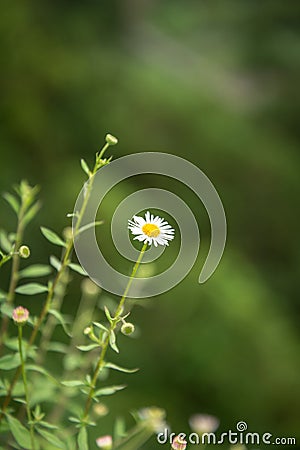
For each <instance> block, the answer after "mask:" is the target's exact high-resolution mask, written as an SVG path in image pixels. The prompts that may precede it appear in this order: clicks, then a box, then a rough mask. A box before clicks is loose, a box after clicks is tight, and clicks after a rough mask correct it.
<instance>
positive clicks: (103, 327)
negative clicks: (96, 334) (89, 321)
mask: <svg viewBox="0 0 300 450" xmlns="http://www.w3.org/2000/svg"><path fill="white" fill-rule="evenodd" d="M93 324H94V325H95V327H98V328H101V330H103V331H107V332H108V328H106V327H105V326H104V325H102V323H100V322H93Z"/></svg>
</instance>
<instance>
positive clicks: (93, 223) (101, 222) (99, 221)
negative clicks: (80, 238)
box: [77, 220, 104, 234]
mask: <svg viewBox="0 0 300 450" xmlns="http://www.w3.org/2000/svg"><path fill="white" fill-rule="evenodd" d="M103 223H104V221H103V220H97V221H96V222H91V223H88V224H87V225H84V226H83V227H81V228H79V230H78V232H77V234H80V233H83V232H84V231H86V230H89V229H90V228H94V227H98V226H99V225H103Z"/></svg>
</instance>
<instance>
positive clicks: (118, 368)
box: [104, 362, 139, 373]
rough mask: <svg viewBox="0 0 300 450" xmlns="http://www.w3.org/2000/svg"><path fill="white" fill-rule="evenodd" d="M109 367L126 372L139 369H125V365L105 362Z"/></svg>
mask: <svg viewBox="0 0 300 450" xmlns="http://www.w3.org/2000/svg"><path fill="white" fill-rule="evenodd" d="M104 367H107V368H108V369H113V370H118V371H119V372H125V373H134V372H137V371H138V370H139V369H125V368H124V367H121V366H118V365H117V364H113V363H110V362H107V363H105V366H104Z"/></svg>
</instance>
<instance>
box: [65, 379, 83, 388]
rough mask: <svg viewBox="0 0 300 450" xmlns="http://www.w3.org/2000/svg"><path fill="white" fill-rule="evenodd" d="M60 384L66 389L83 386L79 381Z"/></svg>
mask: <svg viewBox="0 0 300 450" xmlns="http://www.w3.org/2000/svg"><path fill="white" fill-rule="evenodd" d="M61 384H62V385H63V386H66V387H78V386H85V383H84V382H83V381H80V380H67V381H62V382H61Z"/></svg>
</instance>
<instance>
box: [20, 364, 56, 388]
mask: <svg viewBox="0 0 300 450" xmlns="http://www.w3.org/2000/svg"><path fill="white" fill-rule="evenodd" d="M26 370H29V371H30V370H31V371H33V372H38V373H40V374H42V375H45V377H47V378H49V380H51V381H52V383H54V384H58V385H59V382H58V381H57V380H56V379H55V378H54V377H53V376H52V375H51V373H49V372H48V371H47V370H46V369H44V368H43V367H40V366H36V365H35V364H26Z"/></svg>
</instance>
